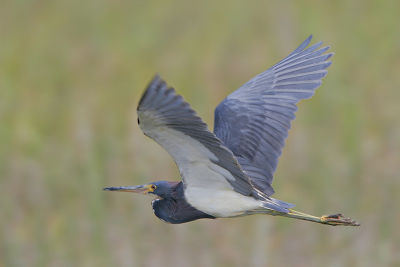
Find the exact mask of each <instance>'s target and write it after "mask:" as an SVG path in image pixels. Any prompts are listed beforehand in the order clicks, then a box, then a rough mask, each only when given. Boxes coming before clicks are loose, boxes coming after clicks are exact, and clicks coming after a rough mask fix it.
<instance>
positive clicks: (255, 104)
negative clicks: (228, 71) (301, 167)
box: [214, 36, 333, 196]
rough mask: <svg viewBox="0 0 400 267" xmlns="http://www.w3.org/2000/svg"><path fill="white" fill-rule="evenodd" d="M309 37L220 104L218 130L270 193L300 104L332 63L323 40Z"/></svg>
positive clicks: (261, 187)
mask: <svg viewBox="0 0 400 267" xmlns="http://www.w3.org/2000/svg"><path fill="white" fill-rule="evenodd" d="M311 38H312V36H310V37H308V38H307V39H306V40H305V41H304V42H303V43H302V44H301V45H300V46H299V47H298V48H297V49H296V50H294V51H293V52H292V53H290V54H289V56H287V57H286V58H285V59H283V60H282V61H280V62H279V63H277V64H276V65H274V66H273V67H271V68H270V69H268V70H266V71H265V72H263V73H261V74H259V75H257V76H255V77H254V78H253V79H251V80H250V81H248V82H247V83H246V84H244V85H243V86H242V87H240V88H239V89H238V90H236V91H234V92H233V93H231V94H230V95H229V96H228V97H227V98H225V99H224V100H223V101H222V102H221V103H220V104H219V105H218V107H217V108H216V109H215V127H214V133H215V135H216V136H217V137H218V138H220V139H221V140H222V141H223V143H224V144H225V145H226V146H227V147H228V148H229V149H230V150H231V151H232V152H233V154H234V155H235V156H236V157H237V159H238V161H239V163H240V165H241V167H242V168H243V170H244V171H245V173H246V174H247V175H248V176H249V178H250V179H251V180H252V183H253V185H254V186H256V187H257V188H258V189H259V190H261V191H262V192H264V193H265V194H267V195H268V196H270V195H272V194H273V193H274V190H273V188H272V186H271V183H272V178H273V173H274V172H275V169H276V166H277V164H278V158H279V156H280V155H281V151H282V148H283V146H284V142H285V139H286V137H287V135H288V130H289V128H290V122H291V121H292V120H293V119H294V118H295V115H294V114H295V112H296V110H297V107H296V103H297V102H298V101H299V100H301V99H306V98H310V97H311V96H312V95H313V94H314V91H315V89H316V88H318V87H319V86H320V85H321V79H322V78H323V77H325V75H326V74H327V70H326V68H328V67H329V66H330V65H331V62H330V61H328V59H329V58H330V57H331V56H332V55H333V53H328V54H324V53H325V52H326V51H327V50H328V49H329V47H324V48H321V49H319V47H320V46H321V44H322V42H319V43H317V44H314V45H312V46H310V47H309V48H306V47H307V46H308V45H309V43H310V41H311Z"/></svg>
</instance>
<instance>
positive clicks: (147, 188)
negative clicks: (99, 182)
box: [103, 184, 154, 194]
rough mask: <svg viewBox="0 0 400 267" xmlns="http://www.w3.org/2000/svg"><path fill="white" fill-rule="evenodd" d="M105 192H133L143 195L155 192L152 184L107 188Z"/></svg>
mask: <svg viewBox="0 0 400 267" xmlns="http://www.w3.org/2000/svg"><path fill="white" fill-rule="evenodd" d="M103 190H106V191H118V192H133V193H143V194H147V193H150V192H153V191H154V189H153V187H152V185H151V184H145V185H137V186H118V187H106V188H104V189H103Z"/></svg>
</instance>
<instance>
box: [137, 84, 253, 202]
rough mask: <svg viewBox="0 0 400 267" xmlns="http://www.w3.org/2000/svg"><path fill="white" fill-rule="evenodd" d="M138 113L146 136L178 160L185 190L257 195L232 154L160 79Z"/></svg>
mask: <svg viewBox="0 0 400 267" xmlns="http://www.w3.org/2000/svg"><path fill="white" fill-rule="evenodd" d="M137 113H138V122H139V125H140V128H141V129H142V130H143V132H144V134H145V135H147V136H149V137H150V138H152V139H154V140H155V141H156V142H157V143H158V144H160V145H161V146H162V147H163V148H164V149H165V150H166V151H167V152H168V153H169V154H170V155H171V156H172V157H173V159H174V160H175V162H176V164H177V166H178V168H179V171H180V173H181V176H182V179H183V182H184V184H185V186H193V187H200V188H210V189H223V190H225V189H231V190H235V191H236V192H239V193H241V194H243V195H246V196H250V195H252V194H253V192H254V188H253V187H252V186H251V184H250V181H249V179H248V177H247V176H246V175H245V174H244V173H243V171H242V170H241V168H240V165H239V164H238V162H237V160H236V158H235V157H234V155H233V154H232V152H231V151H230V150H229V149H228V148H226V147H225V146H224V145H223V144H222V142H221V141H220V140H219V139H218V138H216V137H215V135H214V134H213V133H212V132H210V131H209V130H208V129H207V125H206V124H205V123H204V122H203V121H202V120H201V119H200V118H199V117H198V116H197V115H196V113H195V112H194V111H193V109H191V107H190V106H189V104H188V103H186V102H185V101H184V100H183V98H182V97H181V96H180V95H177V94H176V93H175V90H174V89H172V88H168V87H167V85H166V83H165V82H164V81H163V80H161V78H160V77H159V76H156V77H154V79H153V80H152V81H151V82H150V84H149V86H148V87H147V89H146V91H145V92H144V94H143V96H142V98H141V100H140V102H139V106H138V107H137Z"/></svg>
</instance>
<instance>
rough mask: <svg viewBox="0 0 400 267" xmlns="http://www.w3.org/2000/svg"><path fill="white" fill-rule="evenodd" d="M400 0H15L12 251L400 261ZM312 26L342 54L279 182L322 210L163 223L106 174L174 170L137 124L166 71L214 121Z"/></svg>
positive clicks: (133, 260) (6, 202) (116, 260)
mask: <svg viewBox="0 0 400 267" xmlns="http://www.w3.org/2000/svg"><path fill="white" fill-rule="evenodd" d="M398 10H400V6H399V4H398V1H381V2H376V1H331V2H325V1H316V0H315V1H305V2H304V1H303V2H295V1H289V2H288V1H265V2H264V3H261V2H259V1H254V2H253V1H251V2H238V3H236V2H232V1H218V2H215V1H198V2H189V1H182V0H177V1H173V2H169V1H164V2H163V1H159V2H156V1H104V0H96V1H75V0H71V1H6V2H3V3H2V5H1V9H0V33H1V42H0V121H1V127H0V188H1V194H0V266H157V265H163V266H248V265H250V266H264V265H266V264H269V265H271V266H293V265H296V266H322V265H328V266H341V265H344V266H390V265H391V266H395V265H399V264H400V256H399V251H400V230H399V229H398V222H399V221H400V214H399V212H398V205H399V203H400V188H399V187H400V186H399V173H400V158H399V152H400V137H399V136H400V120H399V114H400V105H399V99H400V90H399V88H400V75H399V73H400V49H399V47H400V34H399V31H398V29H399V26H400V25H399V22H398ZM310 33H313V34H314V36H315V41H319V40H323V41H325V43H326V44H329V45H331V46H332V49H331V50H332V51H334V52H335V53H336V55H335V56H334V58H333V65H332V66H331V68H330V70H329V75H328V77H327V78H326V79H325V80H324V84H323V86H322V88H320V89H319V90H318V92H317V94H316V95H315V96H314V98H313V99H312V100H307V101H304V102H302V103H301V104H300V109H299V112H298V113H297V116H298V119H297V120H296V121H295V122H294V123H293V129H292V130H291V131H290V136H289V139H288V140H287V146H286V148H285V149H284V151H283V156H282V157H281V161H280V165H279V167H278V171H277V173H276V180H275V182H274V186H275V188H276V191H277V194H276V197H277V198H281V199H283V200H286V201H289V202H292V203H296V204H297V206H298V209H300V210H304V211H306V212H310V213H314V214H317V215H319V214H322V213H331V212H343V213H345V214H347V215H351V216H352V217H354V218H356V219H358V220H359V221H360V222H361V223H362V226H361V227H360V228H340V227H338V228H330V227H326V226H320V225H316V224H312V223H307V222H296V221H290V220H288V219H284V218H275V217H267V216H252V217H246V218H239V219H235V220H229V219H223V220H215V221H211V220H210V221H197V222H193V223H189V224H184V225H175V226H172V225H167V224H164V223H162V222H161V221H159V220H158V219H156V218H155V217H154V216H153V214H152V211H151V207H150V205H149V204H150V199H148V198H146V197H143V196H133V195H129V194H111V193H107V192H103V191H102V190H101V189H102V188H103V187H104V186H110V185H133V184H138V183H145V182H149V181H150V180H158V179H170V178H171V179H174V177H176V178H177V177H178V172H177V171H176V168H175V166H174V164H173V162H172V160H171V159H170V157H169V156H168V155H167V154H166V152H164V151H163V150H162V149H161V148H160V147H158V146H157V145H156V144H155V143H153V142H152V141H151V140H150V139H147V138H146V137H144V136H143V135H142V133H141V131H140V129H139V128H138V126H137V124H136V114H135V108H136V104H137V102H138V99H139V97H140V94H141V92H142V90H143V88H144V87H145V85H146V83H147V82H148V81H149V80H150V78H151V77H152V75H153V74H154V73H155V72H159V73H160V74H161V75H162V76H163V78H165V79H166V80H167V81H168V82H169V84H170V85H172V86H174V87H176V89H177V91H178V92H179V93H181V94H183V95H184V96H185V98H186V99H187V100H188V101H189V102H190V103H191V104H192V106H193V107H194V108H195V109H196V110H197V111H198V113H199V114H200V115H201V117H203V118H204V120H205V121H207V122H208V123H209V124H210V125H212V121H213V119H212V117H213V109H214V107H215V106H216V105H217V104H218V103H219V101H221V100H222V99H223V98H224V96H225V95H227V94H228V93H229V92H231V91H233V90H234V89H235V88H237V87H239V86H240V85H241V84H242V83H244V82H245V81H247V80H248V79H249V78H251V77H252V76H253V75H255V74H257V73H259V72H261V71H263V70H265V69H266V68H268V67H269V66H271V65H272V64H273V63H274V62H276V61H277V60H279V59H281V58H282V57H284V56H286V55H287V54H288V52H289V51H290V50H292V49H293V48H295V47H296V45H298V44H299V43H300V42H301V41H303V40H304V39H305V38H306V37H307V36H308V34H310Z"/></svg>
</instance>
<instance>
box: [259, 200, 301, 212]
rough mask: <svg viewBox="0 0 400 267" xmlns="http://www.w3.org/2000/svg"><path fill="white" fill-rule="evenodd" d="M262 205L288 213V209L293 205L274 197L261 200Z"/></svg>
mask: <svg viewBox="0 0 400 267" xmlns="http://www.w3.org/2000/svg"><path fill="white" fill-rule="evenodd" d="M263 207H264V208H266V209H271V210H274V211H278V212H283V213H289V212H290V211H289V209H291V208H294V207H295V205H294V204H292V203H288V202H285V201H282V200H279V199H276V198H272V197H269V198H268V199H266V200H264V201H263Z"/></svg>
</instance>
